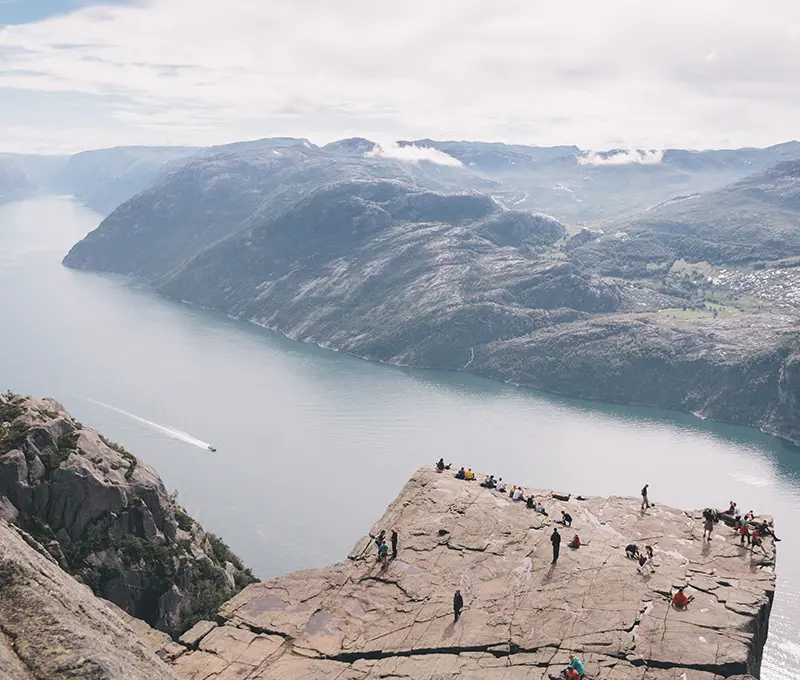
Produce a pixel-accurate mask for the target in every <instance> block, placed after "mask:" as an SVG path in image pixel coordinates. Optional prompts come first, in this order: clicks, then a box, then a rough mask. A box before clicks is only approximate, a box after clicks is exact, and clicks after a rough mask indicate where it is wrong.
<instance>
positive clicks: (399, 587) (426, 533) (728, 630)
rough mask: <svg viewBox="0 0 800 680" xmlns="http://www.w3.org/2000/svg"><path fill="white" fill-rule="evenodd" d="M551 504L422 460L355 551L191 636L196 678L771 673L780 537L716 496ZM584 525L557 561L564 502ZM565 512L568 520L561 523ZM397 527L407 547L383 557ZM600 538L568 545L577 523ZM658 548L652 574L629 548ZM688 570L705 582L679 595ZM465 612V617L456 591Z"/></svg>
mask: <svg viewBox="0 0 800 680" xmlns="http://www.w3.org/2000/svg"><path fill="white" fill-rule="evenodd" d="M532 493H534V495H535V497H536V498H538V499H540V500H541V501H542V503H543V505H544V507H545V509H546V511H547V512H548V516H545V515H543V514H540V513H538V512H536V511H535V510H533V509H528V508H527V507H526V505H525V503H522V502H514V501H512V500H511V499H510V498H509V496H508V495H507V494H501V493H499V492H497V491H493V490H488V489H485V488H482V487H481V486H479V484H478V483H477V482H466V481H460V480H457V479H455V478H454V477H453V475H452V473H451V472H449V471H448V472H446V473H444V474H438V473H436V472H435V471H434V470H429V469H423V470H420V471H419V472H417V473H416V474H415V475H414V476H413V477H412V478H411V480H410V481H409V482H408V484H406V486H405V487H404V489H403V490H402V491H401V493H400V495H399V496H398V497H397V499H396V500H395V501H394V502H393V503H392V504H391V505H390V506H389V508H388V509H387V511H386V513H385V514H384V516H383V517H382V518H381V519H380V520H379V521H378V522H377V523H376V524H375V525H374V526H373V528H372V531H371V535H370V536H365V537H363V538H362V539H360V540H359V541H358V543H357V544H356V546H355V547H354V549H353V551H352V552H351V553H350V555H349V558H348V559H347V561H345V562H342V563H340V564H336V565H333V566H331V567H327V568H323V569H315V570H310V571H303V572H298V573H294V574H288V575H286V576H282V577H280V578H277V579H274V580H272V581H266V582H262V583H257V584H252V585H250V586H248V587H247V588H245V589H244V590H243V591H242V592H241V593H239V594H238V595H237V596H235V597H234V598H233V599H232V600H230V601H229V602H227V603H226V604H225V605H224V606H223V607H222V609H221V611H220V615H219V617H218V618H217V620H216V621H213V622H210V621H209V622H203V623H200V624H198V625H197V626H195V627H194V628H193V629H192V630H190V631H189V632H188V633H187V634H186V635H185V636H184V638H183V642H184V643H186V644H187V645H188V646H189V647H190V649H191V651H188V652H186V653H183V654H181V655H180V656H178V657H177V658H176V659H174V660H173V668H174V670H175V672H177V673H178V674H179V675H181V676H183V677H184V678H187V680H209V679H212V678H213V679H216V680H223V679H224V680H228V679H233V678H237V679H245V678H248V679H253V680H255V679H256V678H258V680H279V679H280V680H289V679H294V678H303V679H304V680H334V679H336V680H364V679H366V678H388V677H393V678H409V679H420V680H422V679H423V678H424V679H425V680H430V679H433V678H453V677H458V678H459V679H460V680H478V678H480V679H482V680H483V679H488V678H498V679H499V678H503V680H516V679H522V678H526V679H531V680H533V679H536V680H542V679H546V678H548V677H549V676H555V675H557V674H558V673H559V672H560V671H561V669H562V668H564V667H565V665H566V664H567V662H568V658H569V654H570V653H575V654H577V655H578V656H579V657H581V658H582V659H583V661H584V663H585V665H586V672H587V677H588V678H591V679H592V680H634V679H636V680H643V679H645V678H646V679H647V680H718V679H720V678H733V677H735V676H737V675H742V674H747V673H749V674H752V675H754V676H758V673H759V666H760V661H761V652H762V649H763V647H764V643H765V641H766V637H767V628H768V622H769V612H770V607H771V603H772V599H773V595H774V590H775V571H774V569H775V548H774V545H773V543H772V540H771V539H769V538H768V539H765V541H764V550H763V551H761V550H759V551H756V552H755V553H751V552H750V551H749V550H748V549H747V548H745V547H742V546H740V544H739V538H738V536H736V535H735V534H734V532H733V530H732V529H730V528H729V527H726V526H725V525H724V524H722V523H720V524H718V525H717V526H716V528H715V531H714V535H713V539H712V540H711V541H710V542H709V541H704V540H703V525H702V517H701V514H700V513H699V512H694V513H687V512H683V511H681V510H675V509H672V508H667V507H662V506H657V507H653V508H651V509H650V510H649V511H647V512H645V513H643V512H641V511H640V506H639V501H638V500H636V499H630V498H616V497H612V498H586V499H584V498H582V497H577V498H575V497H570V496H569V495H568V494H554V493H552V492H550V491H533V492H532ZM562 510H567V511H568V512H569V513H570V514H571V515H572V517H573V518H574V521H573V525H572V527H571V528H570V527H566V528H565V527H561V533H562V535H563V538H564V540H563V542H562V547H561V555H560V558H559V560H558V562H557V563H556V564H555V565H553V564H551V561H552V549H551V542H550V535H551V533H552V530H553V526H554V521H553V520H554V518H556V517H560V516H561V511H562ZM558 526H560V525H558ZM393 527H395V528H397V530H398V531H399V535H400V542H399V554H398V556H397V558H396V559H390V560H389V562H388V564H387V566H386V567H385V568H383V567H382V565H381V564H379V563H377V562H376V546H375V542H374V540H373V538H372V537H373V536H376V535H377V534H378V533H379V532H380V531H381V530H386V531H387V532H389V531H391V529H392V528H393ZM576 533H577V534H578V535H580V537H581V540H582V541H583V542H584V545H582V546H581V547H580V548H578V549H577V550H573V549H570V548H569V547H568V546H567V543H568V542H569V541H570V540H571V538H572V536H573V535H574V534H576ZM630 542H635V543H637V544H638V545H639V546H640V547H644V545H645V544H651V545H652V546H653V547H654V549H655V558H654V564H655V570H654V571H653V572H652V573H646V574H644V575H643V574H640V573H639V572H638V571H637V566H638V564H637V562H636V561H634V560H631V559H628V558H627V557H626V554H625V546H626V545H627V544H628V543H630ZM678 586H686V593H687V594H688V595H691V596H694V599H693V601H692V602H691V603H690V605H689V607H688V609H686V610H682V611H679V610H676V609H674V608H673V607H672V606H671V604H670V596H671V593H672V592H673V591H674V589H675V588H676V587H678ZM457 588H458V589H460V590H461V592H462V594H463V596H464V603H465V606H464V611H463V613H462V616H461V619H460V620H459V621H458V623H455V624H454V622H453V612H452V602H453V593H454V591H455V589H457Z"/></svg>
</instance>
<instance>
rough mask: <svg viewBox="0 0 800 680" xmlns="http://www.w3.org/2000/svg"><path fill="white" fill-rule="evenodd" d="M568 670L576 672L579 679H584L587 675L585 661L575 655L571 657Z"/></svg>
mask: <svg viewBox="0 0 800 680" xmlns="http://www.w3.org/2000/svg"><path fill="white" fill-rule="evenodd" d="M567 668H568V669H569V668H571V669H572V670H574V671H576V672H577V673H578V677H579V678H582V677H583V676H584V675H585V674H586V669H585V668H584V667H583V661H581V660H580V659H579V658H578V657H577V656H575V655H574V654H570V655H569V666H567Z"/></svg>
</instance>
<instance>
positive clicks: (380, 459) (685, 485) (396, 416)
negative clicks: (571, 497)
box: [0, 197, 800, 680]
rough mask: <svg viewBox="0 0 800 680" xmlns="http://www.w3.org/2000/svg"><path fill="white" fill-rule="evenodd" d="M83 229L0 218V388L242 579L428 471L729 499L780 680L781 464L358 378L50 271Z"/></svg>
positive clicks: (788, 595) (793, 481)
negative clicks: (764, 599)
mask: <svg viewBox="0 0 800 680" xmlns="http://www.w3.org/2000/svg"><path fill="white" fill-rule="evenodd" d="M99 220H100V216H99V215H97V214H96V213H93V212H91V211H89V210H87V209H85V208H83V207H82V206H80V205H79V204H77V203H75V202H74V201H72V200H71V199H69V198H63V197H52V198H41V199H36V200H30V201H21V202H17V203H11V204H6V205H4V206H0V332H1V333H2V335H1V337H2V345H1V346H0V389H3V390H5V389H6V388H11V389H13V390H14V391H17V392H24V393H28V394H37V395H45V396H52V397H55V398H57V399H58V400H60V401H61V402H62V403H63V404H64V405H65V406H66V407H67V408H68V409H69V410H70V411H71V412H72V413H73V414H75V416H76V417H78V418H80V419H81V420H82V421H83V422H84V423H85V424H88V425H91V426H93V427H96V428H98V429H100V430H101V431H102V432H104V433H105V434H107V435H108V436H109V437H111V438H113V439H115V440H117V441H120V442H122V443H124V444H125V446H126V447H127V448H128V449H130V450H131V451H133V452H135V453H136V454H137V455H138V456H139V457H141V458H142V459H143V460H145V461H147V462H148V463H150V464H152V465H153V466H155V468H156V469H157V470H158V471H159V472H160V474H161V476H162V477H163V479H164V481H165V482H166V484H167V486H168V487H170V489H177V490H178V491H179V494H180V500H181V502H182V503H183V504H184V505H185V506H186V508H187V509H188V510H189V512H190V513H191V514H192V515H194V516H195V517H196V518H197V519H198V520H200V521H201V522H202V524H203V525H204V526H205V527H206V528H207V529H208V530H210V531H214V532H216V533H218V534H220V535H221V536H223V537H224V538H225V540H226V541H227V542H228V543H229V544H230V545H231V546H232V547H233V549H234V550H235V551H236V552H237V553H239V554H240V555H241V556H242V557H243V558H244V560H245V562H246V563H247V564H248V565H250V566H251V567H253V569H254V571H255V572H256V573H257V574H258V575H259V576H261V577H270V576H275V575H277V574H281V573H283V572H287V571H291V570H295V569H301V568H307V567H316V566H321V565H325V564H329V563H331V562H334V561H337V560H340V559H342V558H344V556H345V555H346V554H347V552H348V551H349V550H350V548H351V546H352V544H353V543H354V542H355V541H356V539H357V538H358V537H359V536H361V535H362V534H364V533H365V532H366V531H367V530H368V529H369V527H370V526H371V524H372V522H373V521H374V520H375V519H377V518H378V517H379V516H380V515H381V513H382V512H383V510H384V508H385V507H386V505H388V503H389V502H390V501H391V500H392V498H393V497H394V496H395V494H396V493H397V492H398V491H399V489H400V488H401V487H402V485H403V484H404V483H405V481H406V479H407V478H408V477H409V475H410V474H411V473H412V472H413V471H414V470H415V469H416V468H418V467H419V466H421V465H423V464H425V463H431V462H432V461H434V460H436V459H438V458H439V456H444V457H445V458H446V459H448V460H452V461H453V462H455V463H464V464H466V465H469V466H471V467H473V468H474V469H477V470H481V471H486V472H494V473H495V474H499V475H501V476H502V477H504V478H505V479H506V480H508V481H509V482H514V481H519V482H520V483H522V484H524V485H526V486H538V487H546V488H558V489H565V490H570V491H572V492H573V493H584V494H596V495H609V494H622V495H631V496H636V495H637V494H638V492H639V489H640V488H641V487H642V485H643V484H644V483H645V482H649V483H650V490H651V497H652V498H653V499H654V500H655V501H656V502H661V503H666V504H670V505H674V506H678V507H684V508H698V507H703V506H705V505H709V504H714V505H717V506H723V505H726V504H727V502H728V501H729V500H730V499H735V500H737V502H738V503H739V505H740V507H743V508H745V509H750V508H753V509H754V510H756V512H759V511H763V512H769V513H772V514H773V515H774V516H775V519H776V523H777V526H778V530H779V531H778V533H779V535H782V537H783V538H784V540H783V542H782V543H780V544H779V566H778V577H779V578H778V593H777V596H776V602H775V606H774V608H773V614H772V618H771V624H770V629H771V630H770V641H769V646H768V650H767V653H766V656H765V660H764V666H763V672H762V677H763V678H765V679H766V680H783V679H784V678H788V677H796V676H795V675H794V673H795V671H794V669H796V668H797V667H798V666H800V633H798V632H797V631H798V628H800V530H799V529H798V519H800V452H798V451H797V450H793V449H791V448H789V447H787V446H786V445H784V444H782V443H781V442H780V441H778V440H776V439H773V438H770V437H767V436H765V435H763V434H760V433H759V432H757V431H754V430H751V429H747V428H742V427H735V426H728V425H721V424H713V423H704V422H700V421H698V420H696V419H694V418H693V417H691V416H687V415H683V414H676V413H672V412H667V411H662V410H658V409H645V408H633V407H623V406H614V405H604V404H597V403H586V402H580V401H577V400H570V399H564V398H559V397H552V396H547V395H542V394H539V393H535V392H532V391H528V390H522V389H516V388H513V387H509V386H505V385H502V384H499V383H495V382H492V381H487V380H482V379H478V378H474V377H471V376H468V375H463V374H455V373H445V372H437V371H418V370H404V369H399V368H394V367H389V366H383V365H377V364H370V363H367V362H364V361H361V360H358V359H354V358H352V357H349V356H344V355H341V354H337V353H334V352H329V351H325V350H321V349H318V348H316V347H310V346H306V345H303V344H300V343H296V342H292V341H290V340H287V339H285V338H283V337H281V336H279V335H277V334H273V333H270V332H266V331H263V330H261V329H258V328H255V327H252V326H250V325H248V324H244V323H239V322H236V321H231V320H229V319H226V318H224V317H220V316H217V315H213V314H209V313H206V312H203V311H200V310H197V309H193V308H191V307H188V306H185V305H180V304H176V303H174V302H171V301H168V300H163V299H160V298H158V297H157V296H155V295H154V294H152V293H151V292H149V291H148V290H146V289H143V288H141V287H139V286H137V285H135V284H132V283H130V282H128V281H126V280H123V279H120V278H116V277H107V276H99V275H95V274H89V273H83V272H76V271H71V270H69V269H66V268H65V267H62V266H61V265H60V261H61V258H62V257H63V256H64V254H65V253H66V251H67V250H68V249H69V247H70V246H71V245H72V244H73V243H74V242H75V241H77V240H78V239H80V238H81V237H82V236H83V235H84V234H85V233H86V232H88V231H89V230H91V229H93V228H94V227H95V226H96V225H97V224H98V222H99ZM97 402H100V403H102V404H107V405H109V406H113V407H115V408H117V409H122V410H124V411H127V412H129V413H131V414H134V415H136V416H138V417H139V418H143V419H145V420H148V421H152V422H153V423H157V424H160V425H162V426H164V427H166V428H168V429H170V430H174V431H176V432H175V433H174V434H173V435H171V434H169V433H168V432H167V431H165V430H163V429H162V430H159V429H158V428H156V427H153V426H151V425H148V424H147V423H145V422H142V421H141V420H136V419H134V418H131V417H128V416H126V415H124V414H123V413H121V412H119V411H114V410H112V409H109V408H107V407H105V406H101V405H100V403H97ZM181 432H183V433H187V434H188V435H190V436H191V437H195V438H197V439H199V440H202V441H206V442H212V443H214V444H215V445H216V446H217V447H218V451H217V452H216V453H211V452H209V451H207V450H204V449H203V448H201V447H200V446H196V445H193V444H192V443H190V437H183V438H180V436H179V433H181ZM786 673H789V675H786Z"/></svg>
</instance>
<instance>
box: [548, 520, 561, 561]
mask: <svg viewBox="0 0 800 680" xmlns="http://www.w3.org/2000/svg"><path fill="white" fill-rule="evenodd" d="M550 542H551V543H552V544H553V564H555V563H556V562H558V551H559V549H560V548H561V534H559V533H558V529H557V528H556V527H553V533H552V534H550Z"/></svg>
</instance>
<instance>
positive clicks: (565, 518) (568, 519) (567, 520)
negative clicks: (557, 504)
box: [561, 510, 572, 527]
mask: <svg viewBox="0 0 800 680" xmlns="http://www.w3.org/2000/svg"><path fill="white" fill-rule="evenodd" d="M561 521H562V523H563V524H564V526H565V527H571V526H572V515H570V514H569V513H568V512H567V511H566V510H562V511H561Z"/></svg>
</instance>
